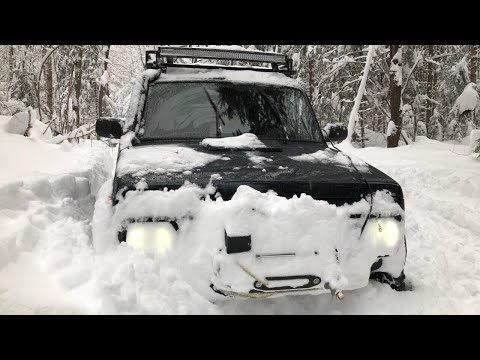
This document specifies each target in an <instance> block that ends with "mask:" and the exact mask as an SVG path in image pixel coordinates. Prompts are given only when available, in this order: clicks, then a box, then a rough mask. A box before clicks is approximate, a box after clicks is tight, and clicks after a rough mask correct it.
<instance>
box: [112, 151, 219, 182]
mask: <svg viewBox="0 0 480 360" xmlns="http://www.w3.org/2000/svg"><path fill="white" fill-rule="evenodd" d="M221 158H222V157H221V156H217V155H211V154H206V153H202V152H199V151H195V150H194V149H192V148H189V147H184V146H181V145H176V144H172V145H153V146H145V147H142V146H139V147H131V148H127V149H124V150H123V151H122V152H121V154H120V159H119V160H118V164H117V175H118V176H124V175H126V174H132V175H133V176H135V177H141V176H144V175H146V174H148V173H152V172H154V173H162V174H163V173H178V172H184V171H190V170H193V169H195V168H197V167H202V166H205V165H207V164H208V163H210V162H212V161H215V160H218V159H221Z"/></svg>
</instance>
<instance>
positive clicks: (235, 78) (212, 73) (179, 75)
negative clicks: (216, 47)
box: [153, 64, 303, 89]
mask: <svg viewBox="0 0 480 360" xmlns="http://www.w3.org/2000/svg"><path fill="white" fill-rule="evenodd" d="M201 65H202V66H209V65H208V64H201ZM214 66H215V65H212V67H214ZM246 68H247V67H246ZM249 68H253V67H252V66H249ZM255 68H260V69H265V68H264V67H263V68H262V67H255ZM192 80H199V81H201V80H207V81H208V80H210V81H211V80H219V81H232V82H242V83H255V84H267V85H277V86H289V87H295V88H299V89H303V86H302V84H301V83H300V82H298V81H297V80H295V79H292V78H289V77H288V76H286V75H284V74H281V73H276V72H262V71H255V70H225V69H213V68H212V70H210V69H187V68H175V69H173V68H169V69H168V70H167V73H165V74H163V73H162V74H161V75H160V77H159V78H158V79H157V80H155V81H154V82H153V83H154V84H158V83H161V82H164V81H172V82H173V81H192Z"/></svg>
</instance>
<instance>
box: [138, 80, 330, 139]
mask: <svg viewBox="0 0 480 360" xmlns="http://www.w3.org/2000/svg"><path fill="white" fill-rule="evenodd" d="M143 116H144V121H145V127H144V134H143V136H142V138H143V139H189V138H202V139H203V138H211V137H229V136H238V135H241V134H244V133H253V134H255V135H257V136H258V137H259V138H260V139H283V140H286V139H288V140H313V141H320V142H324V140H323V136H322V135H321V130H320V127H319V125H318V123H317V120H316V118H315V115H314V114H313V111H312V108H311V106H310V104H309V103H308V99H307V98H306V96H305V94H304V93H303V92H302V91H300V90H298V89H295V88H289V87H280V86H265V85H258V84H256V85H252V84H233V83H226V82H170V83H169V82H165V83H157V84H154V85H152V86H151V87H150V88H149V91H148V95H147V100H146V105H145V111H144V114H143Z"/></svg>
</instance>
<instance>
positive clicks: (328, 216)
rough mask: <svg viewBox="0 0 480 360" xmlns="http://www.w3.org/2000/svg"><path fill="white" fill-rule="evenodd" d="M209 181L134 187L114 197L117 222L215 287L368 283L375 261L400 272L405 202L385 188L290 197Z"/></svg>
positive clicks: (260, 289) (242, 291)
mask: <svg viewBox="0 0 480 360" xmlns="http://www.w3.org/2000/svg"><path fill="white" fill-rule="evenodd" d="M210 190H211V189H210ZM210 190H209V191H210ZM206 191H207V190H205V189H202V188H199V187H197V186H195V185H193V184H191V185H186V186H183V187H182V188H180V189H177V190H172V191H136V192H128V193H127V194H126V196H125V198H122V199H120V201H119V203H118V205H117V206H115V208H116V209H115V211H114V212H115V214H114V216H113V228H117V229H118V230H119V231H120V230H122V234H123V236H124V238H123V240H126V242H127V243H129V244H130V245H132V246H134V247H136V248H140V249H141V248H145V247H148V248H150V249H153V250H156V251H157V252H158V256H159V258H161V259H164V260H162V261H168V263H169V264H172V263H175V265H176V266H177V267H178V268H179V269H180V270H181V271H182V272H183V273H184V276H185V279H187V278H188V279H191V284H193V285H194V286H197V285H198V287H199V291H200V288H202V289H205V288H207V289H208V291H209V292H210V293H212V294H214V293H213V291H212V290H210V289H209V287H211V288H212V289H213V290H214V291H215V292H217V293H221V294H223V295H233V296H235V295H237V296H247V297H266V296H279V295H284V294H289V293H298V294H300V293H318V294H319V293H328V292H334V293H338V292H340V291H343V290H353V289H357V288H361V287H364V286H366V285H367V284H368V280H369V278H370V275H371V273H372V271H373V272H385V273H388V274H390V275H391V276H392V277H398V276H400V275H401V274H402V271H403V268H404V264H405V257H406V249H405V241H404V239H405V235H404V211H403V209H402V208H401V207H400V205H399V204H398V203H397V202H395V200H394V199H393V197H392V196H391V194H390V193H389V192H388V191H377V192H376V193H375V194H374V195H373V202H372V206H371V205H370V202H369V201H367V200H365V199H362V200H360V201H358V202H355V203H353V204H345V205H343V206H335V205H332V204H329V203H328V202H326V201H321V200H315V199H313V198H312V197H311V196H308V195H302V196H300V197H293V198H290V199H287V198H284V197H281V196H278V195H277V194H276V193H274V192H267V193H262V192H259V191H256V190H254V189H252V188H251V187H248V186H240V187H239V188H238V189H237V192H236V193H235V195H234V196H233V197H232V198H231V200H228V201H223V200H221V198H217V199H216V200H212V199H211V198H210V197H208V196H205V195H206V194H207V193H206ZM210 192H211V191H210ZM369 200H370V199H369ZM367 217H368V219H367ZM125 219H129V221H127V222H126V221H125ZM145 221H147V222H145ZM168 222H174V225H171V226H170V225H168V226H166V225H165V224H168ZM144 224H145V225H144ZM146 224H149V225H146ZM156 224H157V225H156ZM162 224H163V225H162ZM172 224H173V223H172ZM165 259H168V260H165ZM217 296H218V294H217Z"/></svg>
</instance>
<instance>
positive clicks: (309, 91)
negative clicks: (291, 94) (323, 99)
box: [308, 58, 313, 101]
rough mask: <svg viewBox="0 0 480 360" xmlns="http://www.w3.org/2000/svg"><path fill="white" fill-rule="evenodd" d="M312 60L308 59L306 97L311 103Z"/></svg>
mask: <svg viewBox="0 0 480 360" xmlns="http://www.w3.org/2000/svg"><path fill="white" fill-rule="evenodd" d="M312 64H313V59H311V58H310V59H308V97H309V98H310V101H313V65H312Z"/></svg>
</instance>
